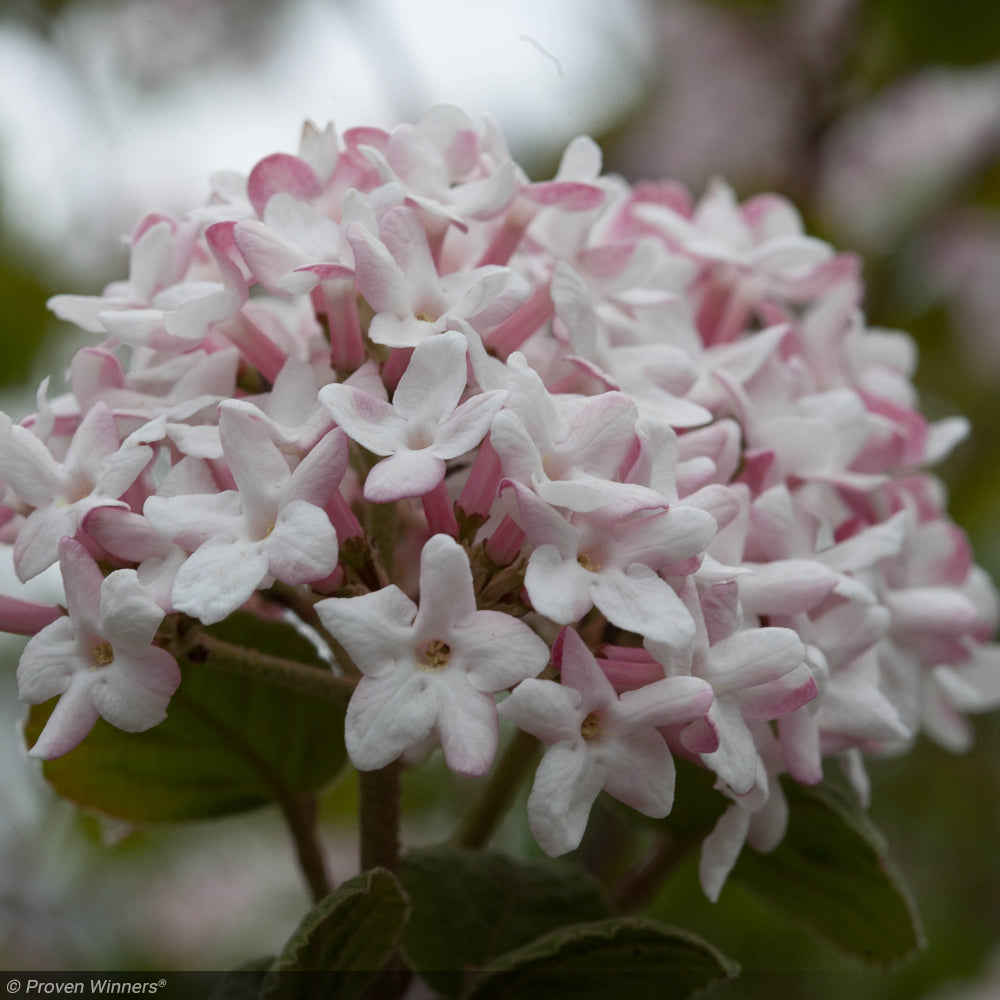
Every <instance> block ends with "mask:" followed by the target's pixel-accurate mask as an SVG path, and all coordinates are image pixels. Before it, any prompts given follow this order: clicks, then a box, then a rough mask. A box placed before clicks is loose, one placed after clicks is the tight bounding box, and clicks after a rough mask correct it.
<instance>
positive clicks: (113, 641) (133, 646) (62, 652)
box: [17, 538, 181, 760]
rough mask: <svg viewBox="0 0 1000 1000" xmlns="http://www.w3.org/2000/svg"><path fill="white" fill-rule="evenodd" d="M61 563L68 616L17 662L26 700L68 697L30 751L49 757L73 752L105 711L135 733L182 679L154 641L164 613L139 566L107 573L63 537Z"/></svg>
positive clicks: (162, 712) (160, 712)
mask: <svg viewBox="0 0 1000 1000" xmlns="http://www.w3.org/2000/svg"><path fill="white" fill-rule="evenodd" d="M59 565H60V567H61V569H62V574H63V581H64V582H65V585H66V603H67V606H68V609H69V615H68V616H63V617H61V618H58V619H56V620H55V621H54V622H52V624H51V625H47V626H46V627H45V628H44V629H42V631H41V632H39V633H38V635H36V636H34V638H32V639H31V640H30V641H29V642H28V645H27V646H26V647H25V650H24V653H22V654H21V662H20V664H19V665H18V668H17V686H18V697H19V698H20V700H21V701H23V702H26V703H27V704H29V705H39V704H41V703H42V702H43V701H48V700H49V698H54V697H56V696H57V695H61V696H62V697H61V698H60V699H59V703H58V704H57V705H56V707H55V710H54V711H53V712H52V715H50V716H49V720H48V722H46V724H45V728H44V729H43V730H42V732H41V735H40V736H39V737H38V740H37V741H36V743H35V745H34V746H33V747H32V748H31V750H30V751H29V753H30V754H31V756H32V757H41V758H42V759H43V760H51V759H52V758H54V757H61V756H62V755H63V754H66V753H69V751H70V750H72V749H73V748H74V747H76V746H77V745H78V744H79V743H80V741H81V740H82V739H83V738H84V737H85V736H86V735H87V733H89V732H90V730H91V729H92V728H93V726H94V723H95V722H96V721H97V719H98V717H99V716H100V717H102V718H104V719H106V720H107V721H108V722H110V723H111V724H112V725H113V726H117V727H118V728H119V729H124V730H125V731H126V732H130V733H136V732H141V731H143V730H145V729H149V728H151V727H152V726H155V725H156V724H157V723H159V722H162V721H163V720H164V719H165V718H166V716H167V703H168V702H169V700H170V696H171V695H172V694H173V693H174V691H176V690H177V685H178V684H180V681H181V672H180V668H179V667H178V666H177V661H176V660H175V659H174V658H173V657H172V656H171V655H170V653H168V652H167V651H166V650H165V649H160V648H159V647H158V646H154V645H152V642H153V639H154V637H155V635H156V630H157V629H158V628H159V626H160V622H161V621H163V611H162V610H161V609H160V608H159V607H158V606H157V604H156V602H155V601H154V600H153V599H152V597H150V596H149V594H147V593H146V591H145V590H144V588H143V587H142V586H141V585H140V584H139V581H138V578H137V577H136V573H135V570H131V569H119V570H115V572H113V573H111V574H110V576H108V577H106V578H104V579H102V578H101V571H100V569H98V566H97V564H96V563H95V562H94V560H93V559H91V558H90V556H89V555H88V554H87V550H86V549H85V548H84V547H83V545H81V544H80V542H78V541H76V540H75V539H72V538H64V539H63V540H62V542H61V543H60V546H59Z"/></svg>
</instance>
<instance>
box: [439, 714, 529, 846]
mask: <svg viewBox="0 0 1000 1000" xmlns="http://www.w3.org/2000/svg"><path fill="white" fill-rule="evenodd" d="M537 756H538V740H536V739H535V737H534V736H531V735H529V734H528V733H525V732H522V731H521V730H520V729H518V730H517V731H516V732H515V733H514V735H513V737H512V738H511V741H510V743H508V744H507V749H506V750H504V752H503V754H502V755H501V757H500V760H499V761H498V763H497V765H496V767H494V768H493V771H492V773H491V774H490V777H489V780H488V781H487V782H486V784H485V785H484V786H483V787H482V788H481V789H480V792H479V797H478V798H477V799H476V801H475V802H474V803H473V804H472V806H471V807H470V809H469V811H468V812H467V813H466V814H465V816H464V817H463V818H462V822H461V825H460V826H459V828H458V830H457V831H456V832H455V835H454V837H453V838H452V841H453V842H454V843H456V844H459V845H460V846H462V847H475V848H479V847H485V846H486V844H488V843H489V841H490V838H491V837H492V836H493V834H494V832H495V831H496V828H497V826H498V825H499V823H500V820H501V819H503V817H504V815H505V814H506V812H507V808H508V806H509V805H510V803H511V800H512V799H513V798H514V795H515V793H516V792H517V789H518V788H519V787H520V785H521V782H522V781H523V780H524V776H525V774H526V773H527V771H528V769H529V768H530V767H531V765H532V764H533V763H534V761H535V758H536V757H537Z"/></svg>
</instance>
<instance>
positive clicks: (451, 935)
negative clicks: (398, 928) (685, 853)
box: [400, 846, 609, 996]
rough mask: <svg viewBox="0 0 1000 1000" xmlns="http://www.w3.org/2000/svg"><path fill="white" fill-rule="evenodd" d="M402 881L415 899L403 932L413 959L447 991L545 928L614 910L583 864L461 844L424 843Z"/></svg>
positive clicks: (410, 857) (407, 860) (406, 863)
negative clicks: (529, 858) (529, 859)
mask: <svg viewBox="0 0 1000 1000" xmlns="http://www.w3.org/2000/svg"><path fill="white" fill-rule="evenodd" d="M400 879H401V880H402V882H403V885H404V886H405V887H406V891H407V892H408V893H409V895H410V900H411V902H412V904H413V919H412V920H411V921H410V922H409V924H408V925H407V928H406V931H405V933H404V935H403V946H404V948H405V951H406V954H407V957H408V958H409V959H410V961H411V962H412V964H413V965H414V966H415V967H416V968H417V969H419V970H420V971H421V973H422V975H423V976H424V978H425V979H426V980H427V982H428V983H429V984H430V985H431V986H432V987H434V989H436V990H438V992H440V993H443V994H445V995H446V996H457V995H458V993H459V992H461V989H462V986H463V981H464V971H463V970H470V969H478V968H483V967H485V966H486V965H487V964H488V963H489V962H490V961H491V960H492V959H493V958H494V957H496V956H497V955H500V954H502V953H503V952H506V951H510V950H512V949H514V948H517V947H519V946H521V945H523V944H526V943H527V942H529V941H533V940H534V939H535V938H536V937H538V936H539V935H540V934H544V933H546V932H548V931H551V930H554V929H555V928H557V927H563V926H565V925H566V924H570V923H577V922H579V921H581V920H597V919H600V918H602V917H606V916H608V913H609V911H608V908H607V905H606V903H605V902H604V899H603V895H602V890H601V887H600V885H599V883H597V882H596V881H595V880H594V879H593V878H591V876H590V875H588V874H587V873H586V872H585V871H584V870H583V869H582V868H580V867H579V866H578V865H575V864H571V863H567V862H560V861H547V860H546V861H534V862H527V861H515V860H513V859H511V858H508V857H505V856H504V855H502V854H489V853H483V852H480V851H473V850H470V849H468V848H461V847H449V846H438V847H424V848H420V849H418V850H413V851H410V852H408V853H407V854H406V856H405V857H404V858H403V864H402V870H401V872H400Z"/></svg>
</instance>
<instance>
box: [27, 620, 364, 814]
mask: <svg viewBox="0 0 1000 1000" xmlns="http://www.w3.org/2000/svg"><path fill="white" fill-rule="evenodd" d="M208 631H209V632H210V634H212V635H215V636H216V637H222V638H228V637H229V636H234V637H238V638H239V639H240V640H242V641H243V643H244V644H245V646H246V647H249V646H250V644H251V643H252V644H253V649H254V650H256V651H259V652H265V653H269V652H271V651H272V650H275V649H277V650H280V651H281V654H282V655H283V656H285V657H295V658H296V659H299V660H302V661H305V662H307V663H309V662H312V663H314V664H315V665H316V667H317V669H327V668H326V667H325V666H323V665H322V664H321V662H320V661H318V660H317V659H316V654H315V651H314V650H313V649H312V646H311V645H310V644H309V642H308V641H307V640H305V639H303V637H302V636H301V635H300V634H299V633H298V632H297V631H296V630H295V629H294V628H293V627H292V626H291V625H288V624H285V623H283V622H278V621H266V622H265V621H263V620H261V619H259V618H257V616H255V615H252V614H249V613H238V614H236V615H232V616H230V618H229V619H227V620H226V621H225V622H224V623H222V626H221V627H216V628H213V629H210V630H208ZM218 659H219V658H218V657H216V656H215V655H214V654H213V657H212V658H210V659H209V660H208V661H206V662H199V663H196V662H191V661H190V660H183V661H182V662H181V672H182V678H183V679H182V681H181V686H180V687H179V688H178V690H177V693H176V694H175V695H174V697H173V698H172V699H171V701H170V705H169V708H168V710H167V713H168V714H167V718H166V720H165V721H164V722H162V723H160V725H158V726H156V727H154V728H153V729H150V730H147V731H146V732H144V733H125V732H122V731H121V730H118V729H115V728H114V727H113V726H111V725H109V724H107V723H106V722H104V721H103V720H98V722H97V725H95V726H94V729H93V730H92V731H91V733H90V735H88V736H87V738H86V739H85V740H84V741H83V742H82V743H81V744H80V746H78V747H77V748H76V749H75V750H73V751H72V752H71V753H69V754H67V755H66V756H65V757H61V758H59V759H58V760H52V761H47V762H46V763H45V766H44V773H45V777H46V779H47V780H48V781H49V783H50V784H51V785H52V786H53V787H54V788H55V790H56V791H57V792H58V793H59V794H60V795H63V796H64V797H66V798H68V799H70V800H71V801H73V802H75V803H76V804H77V805H80V806H83V807H85V808H88V809H94V810H97V811H99V812H102V813H105V814H107V815H110V816H115V817H118V818H120V819H124V820H128V821H131V822H139V823H149V822H165V821H176V820H187V819H199V818H203V817H208V816H221V815H226V814H229V813H236V812H241V811H243V810H247V809H253V808H256V807H258V806H262V805H266V804H268V803H271V802H274V801H281V802H286V803H287V802H289V801H291V800H294V799H295V798H296V797H299V796H302V795H311V794H313V793H315V792H318V791H319V790H321V789H322V788H323V787H324V786H325V785H327V784H328V783H329V782H330V781H331V780H332V779H333V778H334V777H335V776H336V775H337V773H338V772H339V771H340V769H341V768H342V767H343V765H344V763H345V760H346V752H345V750H344V709H343V708H342V707H340V706H339V705H337V704H335V703H333V702H331V701H328V700H324V699H322V698H317V697H315V696H310V695H307V694H302V693H300V692H298V691H291V690H288V689H286V688H284V687H281V686H279V685H278V684H276V683H273V682H271V681H270V680H265V679H262V678H260V677H247V676H241V675H240V674H238V673H234V672H229V670H227V669H225V668H226V666H227V665H226V664H225V663H219V662H217V661H218ZM219 667H221V668H223V669H218V668H219ZM54 704H55V702H54V701H51V702H47V703H46V704H45V705H39V706H34V707H33V708H32V709H31V712H30V713H29V716H28V721H27V724H26V726H25V737H26V739H27V741H28V744H29V745H31V744H33V743H34V741H35V740H36V739H37V738H38V734H39V733H40V732H41V730H42V727H43V726H44V725H45V722H46V721H47V719H48V717H49V715H50V714H51V712H52V708H53V707H54Z"/></svg>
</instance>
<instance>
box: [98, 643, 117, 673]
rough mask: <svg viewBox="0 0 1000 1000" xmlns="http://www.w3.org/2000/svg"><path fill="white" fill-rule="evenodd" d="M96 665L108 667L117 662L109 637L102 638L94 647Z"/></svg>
mask: <svg viewBox="0 0 1000 1000" xmlns="http://www.w3.org/2000/svg"><path fill="white" fill-rule="evenodd" d="M93 656H94V667H95V668H96V667H106V666H108V665H109V664H111V663H114V662H115V651H114V650H113V649H112V648H111V643H110V642H108V640H107V639H102V640H101V641H100V642H99V643H98V644H97V645H96V646H95V647H94V653H93Z"/></svg>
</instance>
